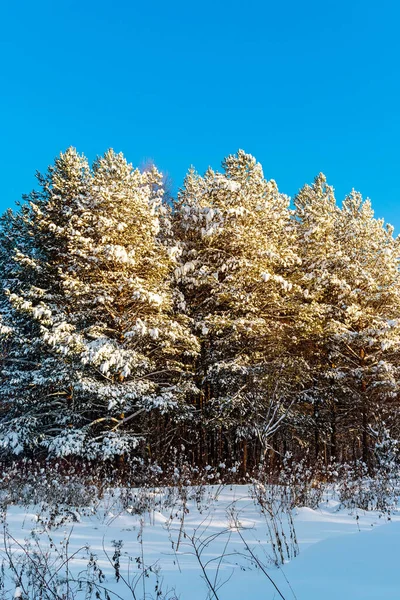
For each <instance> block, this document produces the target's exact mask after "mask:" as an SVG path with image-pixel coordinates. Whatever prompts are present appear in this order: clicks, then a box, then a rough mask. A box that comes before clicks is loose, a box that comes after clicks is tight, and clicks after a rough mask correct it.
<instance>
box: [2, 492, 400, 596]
mask: <svg viewBox="0 0 400 600" xmlns="http://www.w3.org/2000/svg"><path fill="white" fill-rule="evenodd" d="M216 490H217V488H209V489H208V490H207V493H206V497H205V498H203V500H202V501H201V502H200V504H199V506H197V505H196V502H195V501H193V500H190V501H188V503H187V511H186V514H185V515H184V521H183V523H182V520H181V518H180V517H181V515H182V511H181V508H182V506H181V505H178V504H175V505H174V503H172V504H173V505H172V506H171V507H169V508H165V507H164V508H163V509H162V510H161V511H159V510H152V511H149V512H146V513H144V514H143V515H137V514H133V513H130V512H129V510H128V511H127V510H124V511H121V509H119V508H118V506H119V504H118V502H117V501H116V500H115V498H112V497H107V498H106V499H105V500H103V501H102V502H101V503H100V504H99V505H98V506H97V509H96V511H94V512H93V513H92V514H89V513H86V514H83V512H82V511H80V513H79V515H78V514H77V515H75V517H74V518H77V519H78V520H77V522H73V523H65V524H63V525H62V526H61V527H59V528H57V529H52V530H51V531H50V535H51V536H52V539H53V542H54V545H55V547H58V548H61V547H62V541H63V538H64V536H65V535H66V534H67V535H69V533H71V532H72V533H71V536H70V540H69V548H68V551H69V554H70V555H71V554H73V553H75V552H77V556H76V558H75V559H74V560H73V561H71V562H70V564H69V568H70V569H71V572H72V573H74V574H77V573H78V572H79V571H81V570H82V569H84V568H85V567H86V564H87V557H86V556H85V553H84V551H83V550H82V551H81V550H79V549H80V548H81V547H82V546H84V545H85V544H89V545H90V548H91V551H92V552H94V553H95V554H96V556H97V560H98V564H99V566H100V567H101V569H102V570H104V572H105V574H106V576H107V580H106V581H105V582H104V585H105V586H106V587H108V588H110V589H111V590H112V591H114V592H117V593H118V594H119V596H120V597H122V598H123V599H125V598H126V599H128V598H132V597H133V596H132V593H131V591H130V590H129V588H128V587H127V586H126V585H125V584H124V583H123V581H122V580H120V581H119V582H116V580H115V576H114V570H113V567H112V565H111V564H110V561H109V560H108V559H107V557H106V555H105V552H104V550H106V552H107V554H108V555H109V557H110V559H111V557H112V556H113V553H114V551H115V544H114V546H113V540H114V541H118V540H122V543H123V544H122V548H121V552H122V555H121V573H122V574H123V575H124V576H125V577H130V579H131V581H132V580H133V579H134V578H135V577H136V578H137V577H138V574H140V572H141V571H140V564H141V562H140V561H141V560H144V562H145V564H146V565H148V566H149V565H152V564H154V565H157V567H156V568H155V569H154V570H157V569H158V568H159V569H160V575H161V577H162V588H163V590H166V589H169V590H172V589H174V593H175V596H174V595H173V594H171V595H170V596H168V597H169V598H173V597H177V598H180V599H182V600H206V598H212V597H213V596H212V595H210V594H209V590H208V588H207V585H206V582H205V580H204V573H203V571H202V567H201V565H200V563H199V561H198V560H197V558H196V556H195V546H196V545H197V548H198V549H199V550H202V555H201V560H202V563H203V567H204V568H205V573H206V575H207V577H208V578H209V580H210V581H211V582H212V584H215V587H218V586H219V585H220V584H222V585H221V587H219V590H218V598H219V600H246V599H247V598H249V599H254V600H258V599H260V600H261V599H263V600H273V599H275V600H277V599H279V598H282V597H283V598H285V600H291V599H294V598H297V600H347V599H348V600H350V599H351V600H368V599H374V600H395V599H396V600H398V599H399V598H400V578H399V575H398V573H399V571H398V560H399V559H398V556H399V549H400V511H398V512H396V511H395V512H394V514H392V515H391V517H390V519H388V517H387V516H386V517H385V516H382V515H379V514H378V513H377V512H369V513H366V512H363V511H360V510H357V511H354V510H353V511H350V510H348V509H343V508H341V507H340V504H339V502H337V501H336V500H332V499H331V500H330V501H326V502H324V503H323V504H321V505H320V507H319V508H318V509H317V510H312V509H309V508H299V509H296V510H294V511H293V517H294V524H295V531H296V535H297V540H298V546H299V549H300V553H299V555H298V556H297V557H296V558H293V559H292V560H291V561H290V562H287V563H286V564H285V565H284V566H283V567H276V566H274V565H273V564H271V560H269V559H268V557H271V556H272V554H273V551H272V547H271V544H270V536H269V533H268V523H267V521H266V519H265V517H264V516H263V514H262V513H261V512H260V509H259V507H258V506H256V505H255V503H254V501H253V499H252V498H251V494H250V488H249V487H248V486H238V485H237V486H232V487H225V488H223V489H222V491H221V490H219V492H218V493H217V496H216V498H215V499H214V500H213V499H212V496H213V493H216ZM283 521H285V519H283ZM7 522H8V526H9V531H10V533H11V535H12V537H13V538H14V539H15V542H14V541H12V540H11V543H12V546H13V548H14V550H15V551H17V550H18V547H17V543H20V544H21V545H23V544H24V540H25V539H28V538H29V537H30V534H31V530H32V529H33V528H36V531H37V533H38V534H39V541H40V545H41V546H42V548H45V547H47V546H48V544H49V540H48V537H47V534H46V533H45V531H44V529H43V526H42V524H41V523H40V521H39V522H38V521H37V512H36V509H32V510H27V509H24V508H22V507H18V506H12V507H9V509H8V514H7ZM238 523H240V528H241V529H240V535H239V533H238V531H237V529H236V526H237V524H238ZM284 529H285V531H286V535H287V536H288V535H289V532H290V531H289V526H288V522H284ZM193 536H194V537H193ZM240 536H242V538H243V539H244V540H245V541H246V543H247V544H248V549H246V546H245V543H244V541H243V539H241V537H240ZM141 540H142V542H143V543H142V544H141V543H140V541H141ZM288 540H289V538H288ZM1 545H2V546H3V544H1ZM289 546H290V544H289ZM249 549H250V551H252V552H254V554H255V556H257V557H258V559H259V560H260V561H262V564H263V565H267V566H268V570H267V571H266V572H267V574H268V576H269V577H270V578H271V579H272V580H273V582H275V584H276V586H277V588H278V590H279V592H278V591H277V589H275V588H274V586H273V584H272V582H271V581H270V580H269V579H268V577H267V575H266V574H265V573H264V572H263V570H262V569H260V568H257V567H256V565H255V564H254V561H251V557H250V551H249ZM291 549H292V550H293V546H291ZM52 552H54V550H52ZM142 552H143V554H142ZM125 553H126V554H125ZM222 555H225V557H224V558H223V559H222V560H221V559H220V557H221V556H222ZM128 556H130V557H131V560H130V561H129V560H128ZM136 558H138V561H136V560H135V559H136ZM208 561H211V562H208ZM136 581H139V582H138V586H137V588H136V592H137V597H138V598H140V599H142V598H143V597H144V596H145V594H146V598H147V597H148V598H150V597H155V591H154V586H155V576H154V574H152V573H149V577H148V578H145V579H143V578H142V579H139V580H138V579H136ZM143 582H144V585H145V587H146V589H144V588H143ZM224 582H225V583H224ZM6 587H7V586H6ZM11 587H12V585H11V584H10V583H8V588H9V589H11ZM14 589H15V586H14ZM280 594H281V595H280ZM83 597H84V596H82V598H83Z"/></svg>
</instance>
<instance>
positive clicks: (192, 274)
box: [174, 151, 302, 460]
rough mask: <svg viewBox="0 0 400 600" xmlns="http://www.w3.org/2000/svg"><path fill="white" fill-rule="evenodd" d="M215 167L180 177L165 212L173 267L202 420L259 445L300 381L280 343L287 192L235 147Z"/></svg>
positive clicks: (285, 317) (284, 315)
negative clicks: (169, 214) (193, 352)
mask: <svg viewBox="0 0 400 600" xmlns="http://www.w3.org/2000/svg"><path fill="white" fill-rule="evenodd" d="M223 168H224V171H223V173H215V172H214V171H212V170H211V169H209V170H208V171H207V172H206V173H205V175H204V177H200V176H198V175H197V174H196V173H195V172H194V170H193V169H191V170H190V171H189V173H188V176H187V177H186V180H185V184H184V187H183V189H182V191H181V192H180V194H179V199H178V203H177V206H176V208H175V215H174V216H175V235H176V239H177V240H178V248H179V253H180V266H178V267H177V269H176V271H175V275H176V281H177V284H178V286H179V288H180V290H181V293H182V303H181V306H182V307H185V306H186V310H187V314H188V315H189V316H190V317H191V319H192V322H193V328H194V332H195V333H197V334H198V335H199V336H200V339H201V343H202V350H201V357H200V359H199V361H198V364H197V374H198V379H197V383H198V387H199V388H200V389H201V396H200V399H199V408H200V409H201V410H202V411H203V416H205V417H206V419H207V423H208V425H207V426H208V427H211V428H213V427H214V428H215V429H217V428H222V429H223V430H224V431H228V432H229V431H231V432H232V437H231V439H232V440H233V442H232V443H236V441H237V440H241V439H242V440H252V441H257V445H258V447H259V448H261V451H262V454H264V453H265V451H266V449H267V448H268V446H269V440H270V438H271V436H272V435H273V434H274V432H276V431H277V429H278V427H279V426H280V425H281V424H282V421H283V419H284V418H286V417H287V412H288V410H289V408H290V407H291V405H292V403H293V401H294V400H295V398H296V394H297V392H298V390H299V389H301V387H302V365H301V364H300V362H299V361H298V360H296V359H295V357H294V356H292V355H291V353H290V352H289V351H288V348H289V344H288V336H290V323H291V314H292V313H293V306H292V303H293V302H296V296H297V295H298V293H297V288H296V289H295V287H294V286H293V284H292V282H291V281H290V279H288V277H289V278H290V277H291V273H292V271H293V269H294V267H295V265H296V264H297V262H298V257H297V255H296V252H295V248H294V244H293V242H294V237H293V227H292V224H291V220H290V210H289V199H288V198H287V197H286V196H284V195H282V194H280V193H279V191H278V189H277V186H276V183H275V182H274V181H266V180H265V178H264V175H263V171H262V168H261V165H260V164H259V163H257V162H256V160H255V159H254V158H253V157H252V156H251V155H248V154H246V153H245V152H243V151H239V152H238V153H237V155H232V156H229V157H228V158H227V159H226V160H225V161H224V163H223ZM244 448H246V445H245V446H244ZM256 460H258V458H257V459H256Z"/></svg>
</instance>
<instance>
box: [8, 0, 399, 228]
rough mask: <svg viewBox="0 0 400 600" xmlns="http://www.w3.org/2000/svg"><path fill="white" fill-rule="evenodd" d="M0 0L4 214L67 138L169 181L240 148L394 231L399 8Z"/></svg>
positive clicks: (275, 174) (282, 179) (269, 169)
mask: <svg viewBox="0 0 400 600" xmlns="http://www.w3.org/2000/svg"><path fill="white" fill-rule="evenodd" d="M0 6H1V7H0V48H1V59H0V60H1V63H0V64H1V89H0V92H1V93H0V139H1V146H0V177H1V188H0V209H1V210H4V209H5V208H7V207H8V206H13V204H14V202H15V200H18V199H19V198H20V197H21V195H22V193H25V192H29V191H30V189H31V188H32V187H33V186H34V182H35V180H34V172H35V171H36V170H37V169H38V170H40V171H44V170H45V169H46V167H47V165H48V164H49V163H51V162H52V161H53V158H54V156H56V155H57V154H58V153H59V152H60V151H61V150H63V149H65V148H67V147H68V146H70V145H73V146H76V147H77V148H78V150H79V151H80V152H84V153H85V154H86V155H87V156H88V157H89V159H91V160H92V159H93V158H95V156H96V155H97V154H102V153H103V152H104V151H105V150H106V149H107V148H108V147H113V148H114V149H115V150H117V151H122V152H124V154H125V155H126V157H127V158H128V159H129V161H131V162H133V163H134V164H139V163H141V162H142V161H143V160H144V159H145V158H153V159H154V161H155V162H156V164H157V165H158V166H159V167H160V168H161V169H163V170H165V171H168V173H169V174H170V176H171V177H172V179H173V181H174V184H175V187H179V185H180V184H181V182H182V180H183V177H184V175H185V172H186V170H187V168H188V167H189V166H190V164H193V165H194V166H195V167H196V169H197V170H198V171H200V172H202V171H204V170H205V169H206V168H207V166H208V165H211V166H212V167H214V168H218V167H219V165H220V162H221V160H222V159H223V157H224V156H225V155H227V154H230V153H232V152H235V151H236V150H237V149H238V148H243V149H245V150H246V151H247V152H250V153H252V154H254V155H255V156H256V157H257V159H258V160H259V161H260V162H261V163H262V164H263V167H264V172H265V174H266V176H267V177H268V178H274V179H276V180H277V182H278V185H279V188H280V189H281V190H282V191H283V192H286V193H288V194H290V195H294V194H295V193H296V191H297V190H298V189H299V188H300V187H301V186H302V185H303V184H304V183H305V182H311V181H312V179H313V177H314V176H315V175H316V174H317V173H318V172H319V171H323V172H324V173H325V174H326V175H327V177H328V181H329V182H330V183H331V184H332V185H333V186H334V187H335V188H336V190H337V195H338V198H339V199H341V198H342V197H343V195H344V194H345V193H347V192H349V191H350V190H351V188H352V187H354V188H356V189H357V190H359V191H361V192H362V193H363V195H364V196H369V197H370V198H371V199H372V202H373V206H374V208H375V212H376V215H377V216H383V217H385V219H386V220H388V221H389V222H391V223H393V224H394V225H395V226H396V230H397V231H399V230H400V211H399V206H400V177H399V143H400V73H399V70H400V69H399V65H400V35H399V25H400V4H399V3H398V1H397V0H391V1H388V0H380V1H379V2H378V1H371V0H363V1H361V0H347V1H344V0H336V1H332V2H331V1H329V0H318V1H316V0H312V1H307V0H304V1H303V2H300V1H294V0H287V1H286V2H282V1H281V2H278V1H277V0H275V1H274V2H270V1H268V0H266V1H263V0H240V1H237V0H229V1H228V0H225V1H218V0H213V1H210V0H202V1H201V2H200V1H198V2H188V1H187V0H185V1H177V2H175V1H174V0H170V1H169V2H166V1H164V2H163V1H160V0H154V1H152V2H151V1H146V0H142V1H141V2H137V1H136V0H120V1H118V0H114V2H110V1H108V2H105V1H103V0H98V1H96V2H94V1H92V0H80V1H77V0H65V1H63V0H59V1H58V2H55V1H54V0H53V1H47V0H46V1H45V0H36V1H35V2H33V1H32V0H29V1H26V0H23V1H20V2H12V1H11V0H10V1H8V2H1V3H0Z"/></svg>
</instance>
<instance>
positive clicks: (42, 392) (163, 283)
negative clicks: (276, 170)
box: [0, 148, 197, 458]
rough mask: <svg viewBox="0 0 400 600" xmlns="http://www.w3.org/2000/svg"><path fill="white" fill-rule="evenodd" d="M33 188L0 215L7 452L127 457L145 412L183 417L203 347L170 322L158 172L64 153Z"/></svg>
mask: <svg viewBox="0 0 400 600" xmlns="http://www.w3.org/2000/svg"><path fill="white" fill-rule="evenodd" d="M39 183H40V187H41V190H40V191H38V192H32V193H31V194H30V195H29V197H27V200H28V202H27V203H25V204H24V205H23V206H22V207H21V208H20V210H19V211H18V212H17V213H11V212H9V213H7V214H6V215H5V217H4V218H3V228H2V240H1V242H2V243H1V255H0V258H1V263H2V269H3V273H4V275H3V286H2V287H3V292H2V306H1V317H2V337H3V345H4V353H3V354H4V360H3V362H2V365H1V371H2V372H1V388H0V393H1V398H2V406H3V412H2V415H1V422H0V440H1V441H0V444H1V447H2V448H3V450H5V451H10V452H13V453H14V454H18V453H21V452H22V451H27V450H35V451H37V450H38V449H40V448H43V449H45V450H46V451H47V452H49V453H50V454H53V455H56V456H66V455H70V454H73V455H78V456H85V457H86V458H95V457H99V458H109V457H112V456H115V455H117V454H123V453H130V452H132V451H133V450H134V448H135V447H136V446H137V444H138V440H139V439H140V438H141V437H146V433H147V431H146V423H148V415H149V414H151V413H152V412H154V411H157V412H158V413H169V414H171V413H174V414H178V413H179V414H180V415H182V414H185V413H187V408H186V405H185V398H186V393H187V388H188V386H190V380H189V379H188V378H187V375H186V366H185V364H183V362H182V360H184V361H185V360H186V358H185V357H186V356H187V355H190V354H191V353H195V352H196V348H197V346H196V344H197V342H196V339H195V338H194V337H193V336H191V335H190V333H189V332H188V330H187V327H186V323H185V318H184V317H181V318H179V317H175V316H174V314H173V309H172V290H171V285H170V274H171V270H172V269H173V268H174V259H173V256H172V255H173V253H171V252H168V248H166V247H165V245H163V244H162V243H161V241H160V236H159V225H160V218H162V219H163V220H164V222H166V221H167V215H165V214H164V212H165V211H164V207H163V205H162V202H161V198H162V195H163V190H162V186H161V175H160V174H159V173H158V172H157V170H156V169H155V168H153V169H150V170H149V171H147V172H145V173H141V172H140V171H139V170H137V169H136V170H134V169H132V167H131V165H129V164H127V162H126V160H125V159H124V157H123V156H122V155H121V154H116V153H114V152H113V151H112V150H110V151H108V152H107V153H106V154H105V155H104V156H103V157H101V158H99V159H98V160H97V161H96V162H95V163H94V165H93V168H92V170H91V169H90V168H89V165H88V163H87V161H86V159H85V158H84V157H83V156H80V155H79V154H78V153H77V152H76V151H75V150H74V149H72V148H70V149H68V150H67V151H66V152H65V153H64V154H61V155H60V157H59V158H58V159H57V160H56V161H55V164H54V166H52V167H50V168H49V170H48V173H47V174H46V175H45V176H39Z"/></svg>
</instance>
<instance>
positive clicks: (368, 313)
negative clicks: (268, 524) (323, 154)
mask: <svg viewBox="0 0 400 600" xmlns="http://www.w3.org/2000/svg"><path fill="white" fill-rule="evenodd" d="M295 207H296V211H295V224H296V232H297V237H298V240H297V247H298V252H299V255H300V257H301V267H300V269H299V272H298V274H297V281H298V283H299V285H300V286H301V288H302V289H303V295H304V301H303V303H302V304H299V308H300V312H299V315H298V318H297V319H296V329H297V331H296V336H297V339H298V340H299V344H300V347H302V349H303V352H304V357H305V361H306V362H307V363H308V364H309V368H310V373H311V375H312V381H313V383H312V386H311V389H310V391H309V393H308V395H307V399H308V402H309V405H311V406H310V408H311V407H312V410H311V411H309V412H310V414H311V415H312V418H313V422H314V428H313V429H314V440H313V443H314V449H315V452H316V454H317V455H318V453H319V452H320V451H321V450H322V446H324V447H325V449H326V447H327V446H328V448H329V452H330V455H331V457H335V458H340V459H342V460H343V459H346V460H348V459H352V458H354V457H356V458H357V457H359V456H360V448H361V456H362V458H363V459H364V460H365V461H368V457H369V443H368V437H369V433H368V432H369V431H371V430H372V428H374V427H376V425H377V421H379V419H382V417H383V412H382V411H384V407H385V405H386V406H387V405H388V403H389V405H390V399H392V400H393V398H395V397H396V394H397V392H398V384H397V381H398V364H399V362H398V359H399V354H398V350H397V348H398V347H399V342H400V339H399V331H400V330H399V327H398V321H397V318H398V317H397V315H398V314H399V308H400V305H399V300H400V294H399V271H398V266H399V265H398V256H399V252H398V249H399V241H398V240H395V239H394V238H393V229H392V228H391V227H390V226H384V223H383V221H382V220H376V219H374V216H373V212H372V209H371V204H370V202H369V201H366V202H363V201H362V198H361V196H360V194H358V193H356V192H353V193H352V194H350V196H348V197H347V198H346V199H345V200H344V202H343V205H342V207H341V208H339V207H338V205H337V203H336V200H335V196H334V192H333V188H332V187H330V186H328V185H327V184H326V180H325V177H324V176H323V175H322V174H320V175H319V176H318V177H317V178H316V180H315V182H314V184H313V185H312V186H305V187H304V188H303V189H302V190H301V191H300V192H299V194H298V196H297V197H296V198H295ZM392 408H393V407H392ZM377 410H379V411H381V414H380V416H378V413H377ZM303 411H305V412H307V411H308V408H307V405H305V406H304V407H303ZM389 412H392V414H391V419H392V420H396V419H395V415H394V414H393V411H392V410H391V411H389ZM387 416H388V414H387Z"/></svg>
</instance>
